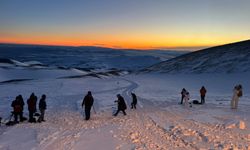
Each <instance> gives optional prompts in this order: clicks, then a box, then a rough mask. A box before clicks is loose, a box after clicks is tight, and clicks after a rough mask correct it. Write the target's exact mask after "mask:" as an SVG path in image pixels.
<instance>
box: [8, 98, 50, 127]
mask: <svg viewBox="0 0 250 150" xmlns="http://www.w3.org/2000/svg"><path fill="white" fill-rule="evenodd" d="M24 105H25V103H24V100H23V97H22V95H18V96H17V97H16V99H15V100H13V101H12V103H11V107H13V112H12V114H13V115H14V122H15V123H18V122H23V121H24V120H26V118H25V117H24V116H23V110H24ZM27 105H28V111H29V120H28V121H29V122H31V123H33V122H36V121H37V122H42V121H45V120H44V114H45V110H46V107H47V105H46V95H44V94H43V95H42V96H41V99H40V101H39V110H40V114H39V118H38V120H36V119H35V118H34V114H35V113H36V112H37V107H36V105H37V96H36V95H35V94H34V93H32V94H31V95H30V97H29V98H28V100H27ZM18 118H19V119H18Z"/></svg>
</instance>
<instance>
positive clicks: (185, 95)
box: [180, 86, 207, 106]
mask: <svg viewBox="0 0 250 150" xmlns="http://www.w3.org/2000/svg"><path fill="white" fill-rule="evenodd" d="M206 93H207V89H206V88H205V87H204V86H202V87H201V89H200V96H201V102H196V103H197V104H205V96H206ZM189 99H190V94H189V92H188V91H187V90H186V89H185V88H183V89H182V91H181V102H180V104H183V101H184V104H185V106H188V105H189V102H188V101H189Z"/></svg>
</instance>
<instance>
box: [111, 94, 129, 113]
mask: <svg viewBox="0 0 250 150" xmlns="http://www.w3.org/2000/svg"><path fill="white" fill-rule="evenodd" d="M117 98H118V100H116V101H115V102H117V105H118V106H117V107H118V109H117V111H116V113H115V114H114V116H117V115H118V113H119V112H120V111H122V112H123V114H124V115H127V114H126V112H125V110H126V109H127V105H126V103H125V101H124V98H123V97H122V96H121V95H120V94H118V95H117Z"/></svg>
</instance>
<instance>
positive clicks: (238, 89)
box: [231, 84, 243, 109]
mask: <svg viewBox="0 0 250 150" xmlns="http://www.w3.org/2000/svg"><path fill="white" fill-rule="evenodd" d="M242 95H243V92H242V86H241V85H240V84H239V85H236V86H235V87H234V90H233V97H232V100H231V109H237V108H238V102H239V98H240V97H242Z"/></svg>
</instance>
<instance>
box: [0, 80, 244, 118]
mask: <svg viewBox="0 0 250 150" xmlns="http://www.w3.org/2000/svg"><path fill="white" fill-rule="evenodd" d="M206 93H207V90H206V88H205V87H204V86H202V87H201V89H200V97H201V102H197V104H205V96H206ZM242 95H243V92H242V85H240V84H239V85H236V86H235V87H234V90H233V97H232V100H231V108H232V109H237V108H238V101H239V98H240V97H241V96H242ZM131 96H132V103H131V109H136V105H137V97H136V95H135V93H131ZM189 99H190V94H189V92H188V91H187V90H186V89H185V88H183V89H182V91H181V102H180V104H183V103H184V105H185V106H186V107H187V106H188V105H189ZM114 102H116V103H117V110H116V112H115V113H114V114H113V115H114V116H117V115H118V113H119V112H120V111H122V112H123V114H124V115H126V112H125V110H126V109H127V105H126V102H125V100H124V98H123V97H122V96H121V95H120V94H117V100H115V101H114ZM193 103H194V102H193ZM93 104H94V98H93V96H92V93H91V91H88V93H87V94H86V96H85V97H84V99H83V101H82V107H83V106H85V120H89V119H90V112H91V108H92V107H93ZM24 105H25V103H24V100H23V97H22V95H18V96H17V97H16V99H15V100H13V101H12V104H11V107H13V112H12V114H13V115H14V122H15V123H18V122H23V121H24V120H26V118H25V117H24V116H23V110H24ZM27 105H28V111H29V120H28V121H29V122H31V123H33V122H42V121H45V120H44V114H45V110H46V108H47V104H46V95H45V94H43V95H42V96H41V98H40V101H39V110H40V114H39V118H38V119H37V120H36V119H35V118H34V114H35V113H36V112H37V107H36V105H37V96H36V95H35V94H34V93H32V94H31V95H30V97H29V98H28V100H27ZM18 117H19V119H18ZM0 119H1V118H0Z"/></svg>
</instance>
